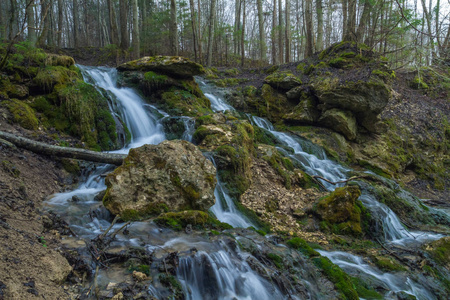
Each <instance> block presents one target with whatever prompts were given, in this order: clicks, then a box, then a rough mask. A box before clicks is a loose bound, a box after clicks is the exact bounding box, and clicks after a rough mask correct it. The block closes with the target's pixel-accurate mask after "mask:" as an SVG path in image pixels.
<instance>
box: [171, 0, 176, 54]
mask: <svg viewBox="0 0 450 300" xmlns="http://www.w3.org/2000/svg"><path fill="white" fill-rule="evenodd" d="M169 40H170V54H171V55H178V28H177V6H176V3H175V0H170V26H169Z"/></svg>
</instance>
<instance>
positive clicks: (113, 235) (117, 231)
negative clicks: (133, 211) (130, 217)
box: [111, 221, 131, 239]
mask: <svg viewBox="0 0 450 300" xmlns="http://www.w3.org/2000/svg"><path fill="white" fill-rule="evenodd" d="M130 223H131V222H130V221H128V222H126V223H125V224H124V225H123V226H122V227H120V228H119V229H117V230H116V231H115V232H114V233H113V234H112V235H111V238H112V239H113V238H115V237H116V235H117V234H118V233H119V231H121V230H122V229H124V228H125V227H126V226H128V225H130Z"/></svg>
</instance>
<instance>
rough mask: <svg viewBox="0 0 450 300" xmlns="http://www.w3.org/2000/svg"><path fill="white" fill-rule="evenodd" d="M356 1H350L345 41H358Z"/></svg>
mask: <svg viewBox="0 0 450 300" xmlns="http://www.w3.org/2000/svg"><path fill="white" fill-rule="evenodd" d="M355 27H356V0H348V15H347V24H346V27H345V34H344V41H356V32H355Z"/></svg>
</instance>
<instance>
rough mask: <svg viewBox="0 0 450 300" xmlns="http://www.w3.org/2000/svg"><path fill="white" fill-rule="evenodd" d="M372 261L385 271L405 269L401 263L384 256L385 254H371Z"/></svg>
mask: <svg viewBox="0 0 450 300" xmlns="http://www.w3.org/2000/svg"><path fill="white" fill-rule="evenodd" d="M372 261H373V262H374V263H375V265H376V266H377V267H378V268H379V269H380V270H383V271H385V272H395V271H404V270H406V269H405V267H403V266H402V265H401V264H399V263H398V262H396V261H395V260H393V259H391V258H389V257H385V256H373V257H372Z"/></svg>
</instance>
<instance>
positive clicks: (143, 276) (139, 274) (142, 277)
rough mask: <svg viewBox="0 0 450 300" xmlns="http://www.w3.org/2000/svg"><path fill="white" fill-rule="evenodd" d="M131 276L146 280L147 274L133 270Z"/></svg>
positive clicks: (137, 279)
mask: <svg viewBox="0 0 450 300" xmlns="http://www.w3.org/2000/svg"><path fill="white" fill-rule="evenodd" d="M133 278H134V279H135V280H136V281H144V280H147V275H145V274H144V273H142V272H138V271H133Z"/></svg>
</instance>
